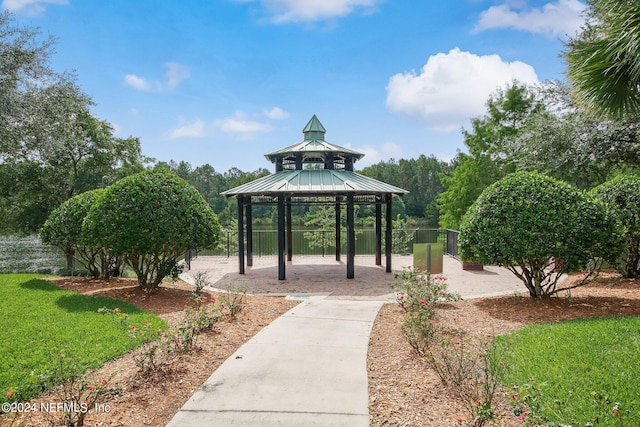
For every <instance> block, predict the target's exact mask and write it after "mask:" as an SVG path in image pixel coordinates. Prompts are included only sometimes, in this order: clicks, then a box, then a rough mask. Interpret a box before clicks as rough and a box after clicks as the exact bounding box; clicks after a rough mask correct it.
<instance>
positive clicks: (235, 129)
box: [213, 111, 271, 140]
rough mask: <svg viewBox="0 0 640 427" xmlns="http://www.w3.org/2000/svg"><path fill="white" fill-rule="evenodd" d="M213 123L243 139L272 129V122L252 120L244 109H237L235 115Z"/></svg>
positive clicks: (223, 130)
mask: <svg viewBox="0 0 640 427" xmlns="http://www.w3.org/2000/svg"><path fill="white" fill-rule="evenodd" d="M213 124H214V126H216V127H217V128H219V129H220V130H221V131H222V132H225V133H231V134H234V135H235V136H236V138H237V139H241V140H245V139H251V138H253V137H254V136H255V134H256V133H264V132H270V131H271V125H270V124H268V123H261V122H258V121H255V120H250V119H248V118H247V115H246V114H245V113H243V112H242V111H236V113H235V115H233V116H231V117H225V118H224V119H222V120H216V121H215V122H214V123H213Z"/></svg>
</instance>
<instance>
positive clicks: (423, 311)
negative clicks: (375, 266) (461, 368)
mask: <svg viewBox="0 0 640 427" xmlns="http://www.w3.org/2000/svg"><path fill="white" fill-rule="evenodd" d="M446 280H447V279H446V277H444V276H441V275H430V274H428V273H425V272H421V271H419V270H416V269H413V268H411V267H407V268H403V269H402V271H401V272H399V273H396V274H395V280H394V281H393V283H392V284H391V288H392V289H393V290H394V291H395V292H396V300H397V302H398V304H400V307H402V309H403V310H404V311H405V314H404V322H403V323H402V333H403V334H404V336H405V338H406V339H407V341H408V342H409V344H410V345H411V347H412V348H413V349H414V350H415V351H416V352H417V353H418V354H425V351H426V349H427V347H428V346H429V345H430V343H431V341H432V340H433V337H434V334H435V332H436V324H437V320H436V311H435V309H436V305H437V304H438V303H439V302H442V301H455V300H459V299H460V296H459V295H457V294H453V293H450V292H448V290H447V283H446Z"/></svg>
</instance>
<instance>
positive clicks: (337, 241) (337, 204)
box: [335, 197, 340, 261]
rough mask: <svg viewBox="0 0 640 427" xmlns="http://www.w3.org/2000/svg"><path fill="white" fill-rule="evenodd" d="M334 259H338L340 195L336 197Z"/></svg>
mask: <svg viewBox="0 0 640 427" xmlns="http://www.w3.org/2000/svg"><path fill="white" fill-rule="evenodd" d="M335 243H336V261H340V197H336V242H335Z"/></svg>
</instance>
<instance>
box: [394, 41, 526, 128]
mask: <svg viewBox="0 0 640 427" xmlns="http://www.w3.org/2000/svg"><path fill="white" fill-rule="evenodd" d="M513 80H518V81H519V82H521V83H526V84H533V83H538V77H537V75H536V73H535V70H534V69H533V67H531V66H530V65H528V64H525V63H523V62H520V61H514V62H505V61H503V60H502V59H501V58H500V56H498V55H486V56H478V55H475V54H472V53H469V52H461V51H460V49H458V48H455V49H452V50H451V51H449V53H446V54H445V53H438V54H437V55H434V56H431V57H429V59H428V60H427V63H426V64H425V65H424V66H423V67H422V69H421V70H420V73H417V74H416V72H415V71H411V72H408V73H399V74H396V75H394V76H392V77H391V78H390V79H389V84H388V85H387V108H388V109H389V110H390V111H392V112H395V113H401V114H404V115H406V116H409V117H412V118H416V119H419V120H421V121H423V122H424V123H426V124H427V126H428V127H430V128H432V129H434V130H439V131H443V132H449V131H452V130H455V129H459V128H460V127H461V126H463V125H465V124H466V122H467V121H468V120H469V119H470V118H473V117H477V116H479V115H482V114H483V113H484V112H485V110H486V108H485V103H486V101H487V99H488V97H489V95H491V94H492V93H494V92H495V91H496V90H497V89H498V88H501V87H504V86H505V85H506V84H508V83H510V82H512V81H513Z"/></svg>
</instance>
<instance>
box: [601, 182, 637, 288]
mask: <svg viewBox="0 0 640 427" xmlns="http://www.w3.org/2000/svg"><path fill="white" fill-rule="evenodd" d="M592 193H593V194H594V195H595V196H596V197H598V198H599V199H600V200H602V201H604V202H605V203H607V204H608V205H609V207H610V208H611V211H612V212H613V214H614V215H615V216H616V217H617V218H618V219H619V220H620V222H621V223H622V225H623V226H624V228H625V238H626V246H625V249H624V251H623V253H622V255H621V256H620V258H619V259H618V262H617V263H616V267H617V269H618V271H619V272H620V273H621V274H622V275H623V276H624V277H630V278H633V277H640V176H638V175H631V174H624V175H619V176H617V177H615V178H613V179H611V180H609V181H607V182H605V183H604V184H602V185H600V186H598V187H596V188H594V189H593V190H592Z"/></svg>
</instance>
